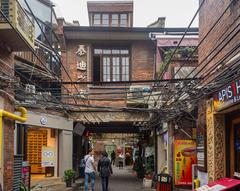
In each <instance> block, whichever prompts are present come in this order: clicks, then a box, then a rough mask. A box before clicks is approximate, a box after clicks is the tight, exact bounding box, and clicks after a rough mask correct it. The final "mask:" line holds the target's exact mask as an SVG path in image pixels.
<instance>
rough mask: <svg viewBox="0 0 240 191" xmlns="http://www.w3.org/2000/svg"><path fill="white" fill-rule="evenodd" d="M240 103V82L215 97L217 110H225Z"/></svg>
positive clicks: (228, 86) (222, 90) (232, 84)
mask: <svg viewBox="0 0 240 191" xmlns="http://www.w3.org/2000/svg"><path fill="white" fill-rule="evenodd" d="M237 102H240V80H236V81H233V82H232V83H231V84H229V85H227V86H225V87H224V88H223V89H221V90H220V91H219V92H218V93H217V94H216V95H215V96H214V104H215V109H217V110H220V109H224V108H226V107H228V106H230V105H233V104H234V103H237Z"/></svg>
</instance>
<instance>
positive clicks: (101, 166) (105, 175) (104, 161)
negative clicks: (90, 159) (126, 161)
mask: <svg viewBox="0 0 240 191" xmlns="http://www.w3.org/2000/svg"><path fill="white" fill-rule="evenodd" d="M98 172H100V176H101V178H102V190H103V191H108V180H109V176H110V174H112V173H113V172H112V167H111V161H110V159H109V158H108V154H107V152H106V151H103V153H102V158H101V159H100V160H99V162H98Z"/></svg>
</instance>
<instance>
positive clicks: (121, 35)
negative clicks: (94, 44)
mask: <svg viewBox="0 0 240 191" xmlns="http://www.w3.org/2000/svg"><path fill="white" fill-rule="evenodd" d="M63 30H64V34H65V37H66V39H67V40H150V38H149V34H150V33H159V34H168V35H180V34H184V32H185V30H186V28H146V27H131V28H126V27H88V26H64V28H63ZM196 34H198V28H190V29H189V30H188V35H196Z"/></svg>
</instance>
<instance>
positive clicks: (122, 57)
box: [93, 48, 130, 82]
mask: <svg viewBox="0 0 240 191" xmlns="http://www.w3.org/2000/svg"><path fill="white" fill-rule="evenodd" d="M96 57H98V58H99V59H95V61H94V63H93V67H94V70H93V71H95V70H96V68H95V66H98V65H99V62H100V63H102V68H100V70H101V72H100V73H101V76H102V77H101V80H102V81H104V82H111V81H129V76H130V72H129V68H130V59H129V50H128V49H120V48H116V49H100V48H95V49H94V58H96ZM98 60H99V61H98ZM95 62H96V63H95ZM95 73H96V72H95ZM95 73H94V72H93V79H95V80H96V79H98V80H99V81H100V78H99V77H96V76H95V75H97V74H95Z"/></svg>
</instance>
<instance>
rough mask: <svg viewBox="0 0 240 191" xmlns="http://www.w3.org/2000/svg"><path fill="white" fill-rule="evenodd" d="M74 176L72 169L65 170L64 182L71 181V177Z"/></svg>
mask: <svg viewBox="0 0 240 191" xmlns="http://www.w3.org/2000/svg"><path fill="white" fill-rule="evenodd" d="M74 176H75V171H74V170H72V169H67V170H65V171H64V177H63V178H64V180H65V181H68V180H72V179H73V177H74Z"/></svg>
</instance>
